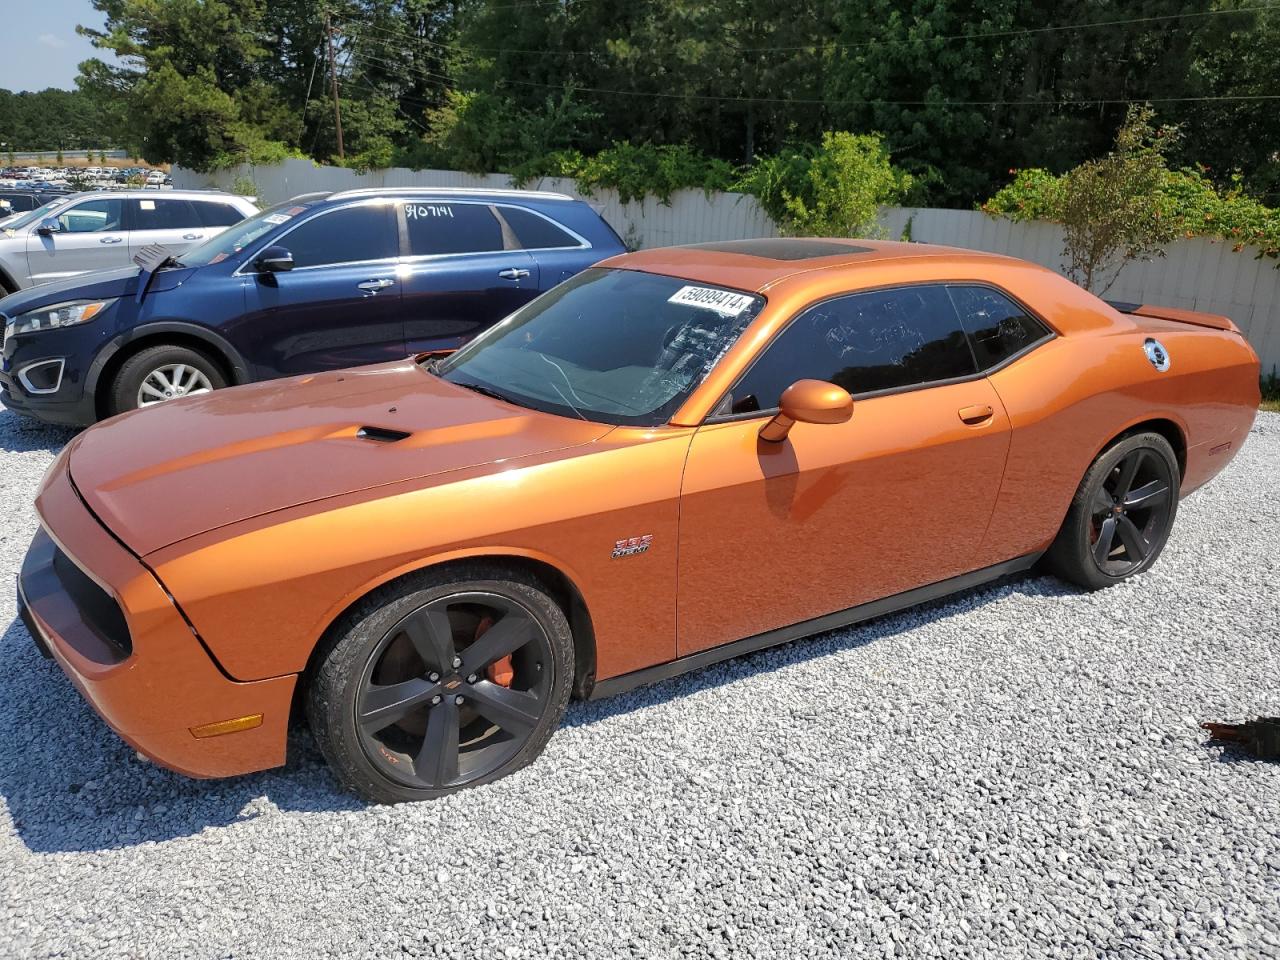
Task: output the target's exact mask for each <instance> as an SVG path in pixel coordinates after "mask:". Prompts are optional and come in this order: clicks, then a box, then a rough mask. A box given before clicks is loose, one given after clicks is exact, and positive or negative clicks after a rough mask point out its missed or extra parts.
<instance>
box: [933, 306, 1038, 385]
mask: <svg viewBox="0 0 1280 960" xmlns="http://www.w3.org/2000/svg"><path fill="white" fill-rule="evenodd" d="M947 292H948V293H949V294H950V295H951V302H952V303H954V304H955V308H956V312H957V313H958V314H959V315H960V320H961V322H962V323H963V324H964V328H965V332H966V333H967V334H968V335H969V342H970V343H972V344H973V353H974V357H975V358H976V359H977V361H978V368H979V369H980V370H989V369H991V368H992V367H996V366H999V365H1000V364H1002V363H1004V362H1005V361H1006V360H1008V359H1009V358H1010V357H1012V356H1015V355H1017V354H1019V353H1021V352H1022V351H1023V350H1026V349H1027V348H1028V347H1030V346H1032V345H1033V344H1035V343H1038V342H1039V341H1041V340H1043V339H1044V338H1045V337H1047V336H1048V335H1049V330H1048V329H1047V328H1046V327H1045V325H1044V324H1043V323H1041V322H1040V321H1039V320H1038V319H1036V318H1035V317H1033V316H1031V314H1030V313H1028V312H1027V311H1026V310H1025V309H1024V308H1023V307H1021V306H1020V305H1018V304H1017V303H1015V302H1014V301H1013V300H1011V299H1010V298H1009V297H1006V296H1005V295H1004V294H1002V293H1000V292H999V291H998V290H993V289H991V288H990V287H979V286H952V285H948V287H947Z"/></svg>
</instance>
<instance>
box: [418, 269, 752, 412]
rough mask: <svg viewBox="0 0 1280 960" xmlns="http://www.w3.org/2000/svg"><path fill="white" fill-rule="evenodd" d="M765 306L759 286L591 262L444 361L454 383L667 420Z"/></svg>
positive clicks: (535, 403)
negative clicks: (714, 283) (755, 290)
mask: <svg viewBox="0 0 1280 960" xmlns="http://www.w3.org/2000/svg"><path fill="white" fill-rule="evenodd" d="M763 306H764V300H763V299H762V298H760V297H757V296H755V295H753V294H749V293H742V292H740V291H737V290H728V289H724V288H722V287H711V286H704V285H700V284H694V283H690V282H689V281H687V280H680V279H677V278H675V277H664V276H658V275H656V274H651V273H640V272H637V271H634V270H601V269H595V270H587V271H585V272H583V273H580V274H578V275H577V276H576V277H574V278H573V279H572V280H569V281H566V282H565V283H562V284H560V286H558V287H556V288H554V289H553V290H552V291H551V292H550V293H548V294H546V295H545V296H542V297H539V298H538V299H537V300H535V301H533V302H532V303H530V304H529V305H528V306H526V307H524V308H523V309H521V310H518V311H517V312H516V313H513V314H512V315H511V316H510V317H508V318H507V319H506V320H504V321H502V323H500V324H498V325H497V326H495V327H492V328H490V329H489V330H488V331H486V332H485V333H483V334H481V335H480V336H479V337H477V338H476V339H475V340H473V341H471V343H469V344H468V345H467V346H465V347H463V348H462V349H461V350H459V351H458V352H457V353H455V354H453V355H452V356H451V357H449V358H448V359H447V360H445V361H444V362H443V363H441V364H440V365H439V367H438V368H437V370H436V372H437V374H438V375H439V376H441V377H443V378H444V379H445V380H448V381H450V382H451V383H457V384H460V385H462V386H467V387H471V388H473V389H477V390H482V391H485V392H489V393H493V394H496V395H498V396H501V397H503V398H504V399H507V400H510V401H511V402H512V403H516V404H519V405H521V406H526V407H532V408H533V409H535V410H545V411H547V412H549V413H557V414H560V415H562V416H570V417H571V416H578V417H582V418H583V419H584V420H594V421H599V422H602V423H613V424H637V425H644V426H656V425H657V424H660V423H665V422H666V421H667V420H668V419H670V417H671V415H672V414H673V413H675V411H676V410H677V409H678V408H679V406H680V404H681V403H683V402H684V400H685V399H686V398H687V397H688V396H689V394H690V393H692V392H693V390H694V388H696V387H697V386H698V384H700V383H701V382H702V380H703V378H704V377H706V375H707V374H708V373H709V372H710V371H711V368H712V367H714V366H715V365H716V363H717V362H718V361H719V360H720V358H721V357H722V356H724V354H725V352H726V351H727V350H728V349H729V348H730V347H731V346H733V344H734V342H735V341H736V340H737V339H738V337H739V335H741V333H742V331H743V330H745V329H746V328H747V325H748V324H749V323H750V322H751V321H752V320H753V319H755V317H756V315H757V314H758V313H759V312H760V308H761V307H763Z"/></svg>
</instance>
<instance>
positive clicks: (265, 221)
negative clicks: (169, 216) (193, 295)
mask: <svg viewBox="0 0 1280 960" xmlns="http://www.w3.org/2000/svg"><path fill="white" fill-rule="evenodd" d="M309 206H310V204H306V203H301V204H300V203H294V202H293V201H292V200H286V201H285V202H284V203H277V204H276V205H275V206H274V207H267V209H265V210H263V211H262V212H261V213H259V214H256V215H255V216H252V217H250V218H249V219H248V220H241V221H240V222H239V223H237V224H235V225H234V226H230V227H227V229H226V230H223V231H222V233H218V234H214V235H213V236H212V237H210V238H209V239H208V240H206V241H205V242H204V243H202V244H199V245H198V246H194V247H192V248H191V249H190V250H188V251H187V252H186V253H184V254H182V265H183V266H184V267H204V266H207V265H209V264H211V263H221V262H222V261H223V260H226V259H227V258H228V257H234V256H235V255H236V254H237V253H239V252H240V251H241V250H243V249H244V248H245V247H247V246H248V245H249V244H251V243H253V241H255V240H257V239H258V238H259V237H260V236H262V235H263V234H264V233H267V232H269V231H271V230H274V229H275V228H276V227H278V226H280V224H282V223H288V222H289V221H290V220H292V219H293V218H294V217H296V216H297V215H298V214H300V213H302V212H303V211H304V210H306V209H307V208H308V207H309Z"/></svg>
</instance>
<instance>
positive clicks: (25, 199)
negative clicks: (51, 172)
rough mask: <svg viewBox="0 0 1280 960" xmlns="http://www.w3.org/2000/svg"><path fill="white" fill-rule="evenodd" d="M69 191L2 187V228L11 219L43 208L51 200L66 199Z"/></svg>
mask: <svg viewBox="0 0 1280 960" xmlns="http://www.w3.org/2000/svg"><path fill="white" fill-rule="evenodd" d="M67 193H68V191H66V190H60V189H57V188H55V187H48V188H43V187H42V188H38V189H31V188H27V187H10V188H3V187H0V218H3V219H0V227H2V226H5V225H6V223H8V221H9V220H10V218H16V217H18V216H21V215H22V214H24V213H30V212H31V211H32V210H35V209H37V208H38V207H43V206H44V205H45V204H46V203H49V202H50V201H51V200H57V199H58V198H60V197H65V196H66V195H67Z"/></svg>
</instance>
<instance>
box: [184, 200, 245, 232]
mask: <svg viewBox="0 0 1280 960" xmlns="http://www.w3.org/2000/svg"><path fill="white" fill-rule="evenodd" d="M194 205H195V208H196V214H197V215H198V216H199V217H200V222H201V224H203V225H204V226H206V227H229V226H231V225H232V224H233V223H239V222H240V221H241V220H243V219H244V214H242V213H241V212H240V211H239V210H237V209H236V208H235V207H233V206H232V205H231V204H229V203H214V202H212V201H209V200H196V201H194Z"/></svg>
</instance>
